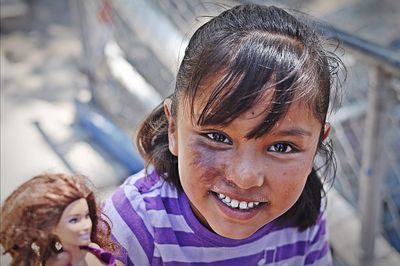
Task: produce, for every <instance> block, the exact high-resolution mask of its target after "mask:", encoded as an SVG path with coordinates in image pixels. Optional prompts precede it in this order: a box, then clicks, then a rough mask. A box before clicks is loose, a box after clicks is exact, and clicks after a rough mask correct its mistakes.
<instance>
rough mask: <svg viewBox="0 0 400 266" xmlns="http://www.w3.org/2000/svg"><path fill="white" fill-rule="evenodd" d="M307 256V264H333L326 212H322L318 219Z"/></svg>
mask: <svg viewBox="0 0 400 266" xmlns="http://www.w3.org/2000/svg"><path fill="white" fill-rule="evenodd" d="M305 256H306V257H305V262H304V264H305V265H323V266H325V265H326V266H328V265H329V266H330V265H332V256H331V252H330V246H329V242H328V232H327V227H326V214H325V212H323V213H322V215H321V216H320V218H319V220H318V224H317V227H316V230H315V233H314V236H313V237H312V239H311V241H310V248H309V249H308V252H307V253H306V254H305Z"/></svg>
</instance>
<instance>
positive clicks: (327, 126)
mask: <svg viewBox="0 0 400 266" xmlns="http://www.w3.org/2000/svg"><path fill="white" fill-rule="evenodd" d="M330 133H331V124H330V123H325V126H324V135H323V136H322V141H324V140H326V138H327V137H329V134H330Z"/></svg>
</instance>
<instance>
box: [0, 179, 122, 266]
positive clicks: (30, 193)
mask: <svg viewBox="0 0 400 266" xmlns="http://www.w3.org/2000/svg"><path fill="white" fill-rule="evenodd" d="M77 202H80V203H82V204H83V203H84V204H83V207H82V208H86V209H85V210H84V212H85V215H86V214H87V217H86V218H87V219H85V220H86V221H87V223H88V224H89V221H90V226H87V231H88V232H89V231H90V232H91V233H90V236H89V237H88V238H89V239H88V241H83V242H85V243H86V242H88V243H90V242H95V243H97V244H98V245H100V246H101V247H103V248H106V249H111V250H112V249H114V248H115V246H114V244H113V243H111V242H110V241H109V240H108V238H109V236H110V226H109V225H108V223H107V222H105V221H104V219H103V217H102V214H101V213H100V209H99V206H98V205H97V203H96V200H95V196H94V194H93V192H92V190H91V189H90V188H89V186H88V179H87V178H86V177H84V176H79V175H76V176H69V175H66V174H44V175H39V176H35V177H33V178H32V179H30V180H28V181H27V182H25V183H24V184H22V185H21V186H20V187H18V188H17V189H16V190H15V191H14V192H13V193H12V194H11V195H10V196H9V197H8V198H7V199H6V200H5V202H4V204H3V206H2V208H1V216H2V227H1V233H0V241H1V245H2V246H3V248H4V250H5V252H6V253H10V255H11V256H12V258H13V265H38V263H41V262H43V261H45V260H46V259H47V258H48V257H49V256H51V255H52V254H54V253H55V252H57V250H56V248H55V243H56V242H59V241H60V239H59V238H58V237H57V236H56V235H55V234H54V230H55V228H57V226H59V223H60V222H61V220H60V219H61V218H62V217H63V213H64V211H65V210H69V209H71V206H72V207H73V206H75V205H76V203H77ZM82 204H81V205H82ZM75 212H76V211H75ZM66 213H67V212H66ZM60 224H61V223H60ZM59 227H60V228H61V227H62V226H59ZM89 227H90V228H89ZM57 232H58V231H57ZM90 240H91V241H90ZM83 242H82V243H77V245H79V244H84V243H83Z"/></svg>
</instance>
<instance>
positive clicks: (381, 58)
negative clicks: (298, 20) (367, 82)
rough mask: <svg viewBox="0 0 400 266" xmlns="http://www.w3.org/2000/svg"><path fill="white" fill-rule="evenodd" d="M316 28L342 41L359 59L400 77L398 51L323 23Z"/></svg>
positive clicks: (328, 36) (399, 56) (327, 35)
mask: <svg viewBox="0 0 400 266" xmlns="http://www.w3.org/2000/svg"><path fill="white" fill-rule="evenodd" d="M316 27H317V29H318V30H319V31H320V32H321V33H322V34H323V35H324V36H325V37H327V38H334V39H337V40H339V41H340V42H342V44H343V46H344V47H346V48H348V49H350V50H351V51H352V52H354V55H355V56H357V58H359V59H360V60H364V61H365V60H366V61H368V62H367V63H368V64H371V65H374V66H379V67H380V68H381V69H382V70H384V71H385V72H389V73H390V74H392V75H393V76H396V77H400V53H399V52H397V51H394V50H391V49H388V48H385V47H382V46H380V45H377V44H375V43H372V42H370V41H367V40H365V39H362V38H359V37H357V36H354V35H352V34H349V33H347V32H344V31H341V30H338V29H335V28H333V27H330V26H327V25H325V24H323V23H317V24H316Z"/></svg>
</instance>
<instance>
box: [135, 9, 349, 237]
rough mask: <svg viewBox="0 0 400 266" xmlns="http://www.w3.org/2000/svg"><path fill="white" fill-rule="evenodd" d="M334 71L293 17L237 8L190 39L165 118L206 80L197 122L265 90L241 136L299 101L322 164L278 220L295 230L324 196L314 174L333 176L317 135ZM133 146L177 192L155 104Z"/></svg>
mask: <svg viewBox="0 0 400 266" xmlns="http://www.w3.org/2000/svg"><path fill="white" fill-rule="evenodd" d="M340 66H342V63H341V60H340V59H339V58H338V57H337V56H336V55H335V54H334V53H333V52H329V51H327V49H326V48H325V47H324V45H323V40H322V38H321V37H320V36H319V35H318V34H317V33H316V32H315V30H313V29H312V27H310V26H308V23H306V22H302V21H301V19H300V18H296V17H294V16H293V15H291V14H289V13H288V12H286V11H285V10H283V9H281V8H277V7H274V6H261V5H239V6H236V7H233V8H231V9H229V10H226V11H224V12H222V13H221V14H220V15H218V16H216V17H214V18H212V19H211V20H210V21H209V22H207V23H205V24H204V25H203V26H201V27H200V28H199V29H198V30H197V31H196V32H195V33H194V35H193V36H192V38H191V39H190V42H189V44H188V47H187V48H186V51H185V55H184V58H183V60H182V62H181V65H180V67H179V71H178V74H177V80H176V86H175V91H174V93H173V94H172V95H171V96H170V98H171V100H172V107H171V109H172V115H173V116H175V115H176V111H177V108H178V103H180V102H181V101H184V100H187V101H189V103H190V106H191V108H192V113H191V115H192V118H193V117H194V114H193V105H194V101H195V99H197V98H198V96H199V95H201V94H202V89H203V87H204V86H203V85H204V84H206V83H207V82H208V81H210V80H212V81H214V83H213V90H212V93H211V95H209V96H208V100H207V102H206V103H205V105H204V107H203V109H202V112H201V114H200V116H199V117H198V119H197V124H198V125H216V124H222V125H227V124H229V123H230V122H232V121H233V120H234V119H236V118H237V117H239V116H240V115H241V114H243V113H244V112H246V111H247V110H248V109H249V108H250V107H252V106H254V105H255V104H259V102H260V100H262V97H263V95H265V94H264V92H266V91H267V90H272V91H273V96H272V100H271V103H270V104H269V105H268V106H265V117H264V119H263V121H262V122H261V123H260V124H259V125H258V126H257V127H256V128H254V129H253V130H251V131H250V132H249V133H248V134H247V136H246V137H247V138H249V139H251V138H258V137H261V136H263V135H264V134H266V133H268V132H269V131H270V130H271V129H272V128H273V127H274V125H275V124H276V122H278V121H279V120H280V119H282V118H283V117H284V116H285V114H286V112H287V110H288V109H289V107H290V105H291V104H292V103H293V102H295V101H302V102H304V103H305V104H307V106H308V107H309V110H311V111H312V113H313V115H314V116H315V118H316V119H318V121H319V122H320V123H321V134H320V141H319V145H318V152H319V153H320V154H322V155H323V157H324V165H323V166H321V167H318V168H317V167H314V169H313V170H312V172H311V173H310V175H309V176H308V179H307V182H306V185H305V188H304V190H303V192H302V194H301V196H300V198H299V199H298V201H297V202H296V203H295V205H294V206H293V207H292V208H291V209H290V210H289V211H287V212H286V213H285V214H284V215H283V216H282V217H281V218H282V219H283V220H284V221H285V222H290V223H292V224H293V225H294V226H296V227H298V228H299V229H301V230H302V229H305V228H307V227H309V226H311V225H313V224H315V222H316V221H317V219H318V215H319V213H320V208H321V198H322V196H324V194H325V192H324V188H323V183H322V181H321V179H320V178H319V176H318V174H317V172H319V171H320V170H321V169H323V168H324V169H329V168H330V170H327V171H329V172H330V173H332V176H334V174H335V172H336V164H335V160H334V155H333V152H332V148H331V145H330V143H329V142H323V141H322V137H323V132H324V124H325V122H326V117H327V113H328V109H329V104H330V102H331V100H332V99H338V98H339V95H338V94H339V92H338V91H337V90H335V89H334V87H335V84H336V80H337V79H338V78H337V74H338V69H339V68H340ZM216 74H217V75H216ZM215 76H218V77H219V78H218V80H217V81H215ZM137 147H138V148H139V151H140V153H141V154H142V156H143V157H144V159H145V161H146V163H147V164H151V165H153V166H154V168H155V170H156V172H157V173H158V174H159V175H160V176H161V177H162V178H164V179H165V180H167V181H168V182H171V183H172V184H174V185H175V186H176V187H177V188H178V189H182V186H181V184H180V180H179V173H178V160H177V158H176V157H175V156H174V155H173V154H171V152H170V151H169V148H168V121H167V118H166V116H165V114H164V111H163V107H162V105H160V106H158V107H157V108H156V109H155V110H154V111H153V113H152V114H150V115H149V117H148V118H147V119H146V120H145V121H144V123H143V124H142V126H141V128H140V129H139V132H138V136H137ZM331 180H332V182H333V178H332V179H331Z"/></svg>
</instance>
